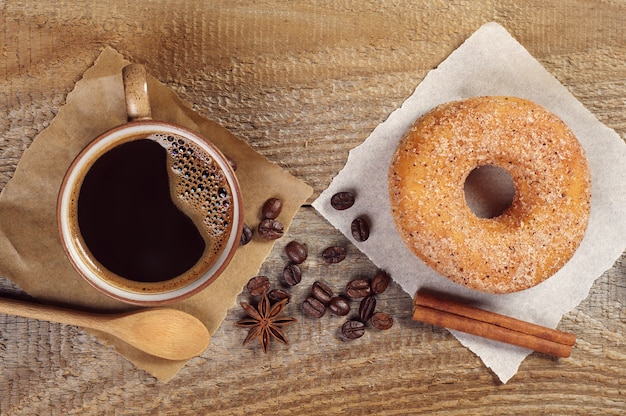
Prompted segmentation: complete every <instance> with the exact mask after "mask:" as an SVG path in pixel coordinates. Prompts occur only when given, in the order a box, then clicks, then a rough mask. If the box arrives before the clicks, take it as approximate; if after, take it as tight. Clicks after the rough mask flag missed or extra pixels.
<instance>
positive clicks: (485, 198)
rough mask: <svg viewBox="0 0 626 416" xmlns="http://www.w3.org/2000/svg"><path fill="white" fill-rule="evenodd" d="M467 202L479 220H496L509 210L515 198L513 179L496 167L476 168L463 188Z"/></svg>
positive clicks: (506, 172) (503, 170)
mask: <svg viewBox="0 0 626 416" xmlns="http://www.w3.org/2000/svg"><path fill="white" fill-rule="evenodd" d="M463 190H464V192H465V202H466V204H467V206H468V208H469V209H470V211H472V213H473V214H474V215H476V216H477V217H479V218H495V217H498V216H500V215H502V213H503V212H504V211H506V210H507V208H509V207H510V206H511V204H512V203H513V198H514V197H515V183H514V182H513V177H512V176H511V174H510V173H509V172H508V171H507V170H506V169H503V168H501V167H499V166H495V165H484V166H479V167H477V168H474V169H473V170H472V171H471V172H470V173H469V175H467V178H466V179H465V184H464V186H463Z"/></svg>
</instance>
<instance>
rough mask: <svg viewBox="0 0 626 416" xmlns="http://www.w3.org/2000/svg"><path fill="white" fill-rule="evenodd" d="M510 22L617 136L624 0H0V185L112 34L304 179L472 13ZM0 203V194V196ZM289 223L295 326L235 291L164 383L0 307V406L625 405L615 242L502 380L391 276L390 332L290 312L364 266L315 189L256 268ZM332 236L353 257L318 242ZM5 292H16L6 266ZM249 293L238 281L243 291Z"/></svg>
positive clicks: (386, 297) (170, 410)
mask: <svg viewBox="0 0 626 416" xmlns="http://www.w3.org/2000/svg"><path fill="white" fill-rule="evenodd" d="M488 21H496V22H499V23H500V24H502V25H503V26H504V27H505V28H506V29H507V30H509V31H510V32H511V34H512V35H513V36H514V37H515V38H516V39H517V40H519V41H520V42H521V43H522V45H524V46H525V47H526V48H527V49H528V50H529V51H530V52H531V53H532V54H533V55H534V56H535V57H536V58H537V59H538V60H539V61H540V62H541V63H542V64H543V65H544V66H545V67H546V68H547V69H548V70H549V71H550V72H551V73H552V74H553V75H554V76H556V77H557V78H558V79H559V80H560V81H561V82H562V83H563V84H564V85H565V86H566V87H567V88H568V89H569V90H570V91H571V92H572V93H573V94H574V95H575V96H576V97H577V98H578V99H579V100H580V101H582V103H583V104H584V105H585V106H586V107H587V108H589V109H590V110H591V111H592V112H593V113H594V114H595V115H596V116H597V117H598V118H599V119H600V120H601V121H602V122H604V123H605V124H606V125H607V126H609V127H611V128H613V129H615V130H616V131H617V132H618V134H619V135H620V136H621V137H622V138H625V139H626V3H625V2H623V1H621V0H609V1H592V0H566V1H560V2H546V1H544V0H531V1H515V2H508V1H494V0H491V1H487V0H484V1H483V0H481V1H473V2H468V1H459V0H452V1H448V0H442V1H431V2H418V1H413V2H410V1H393V2H391V1H389V2H386V1H385V2H382V1H381V2H377V1H360V0H345V1H306V2H291V1H271V0H266V1H249V2H246V1H228V2H220V1H199V0H198V1H191V0H188V1H185V0H183V1H174V0H171V1H142V2H127V1H120V0H109V1H105V2H91V1H86V2H75V1H70V0H61V1H35V0H30V1H28V0H26V1H17V0H6V1H0V29H1V30H0V41H1V43H2V52H1V55H0V189H2V188H3V187H4V185H5V184H6V182H7V181H8V180H9V179H10V178H11V176H12V174H13V172H14V171H15V167H16V165H17V163H18V161H19V159H20V156H21V155H22V153H23V152H24V150H25V149H26V148H27V147H28V146H29V144H30V143H31V141H32V140H33V138H34V137H35V136H36V135H37V134H38V133H39V132H40V131H41V130H42V129H44V128H45V127H46V126H47V125H48V124H49V123H50V121H51V120H52V119H53V118H54V116H55V114H56V112H57V111H58V109H59V108H60V107H61V106H62V105H63V103H64V99H65V97H66V95H67V94H68V93H69V92H70V91H71V90H72V89H73V87H74V84H75V83H76V81H78V80H79V79H80V77H81V75H82V73H83V72H84V71H85V70H86V69H87V68H89V67H90V66H91V65H92V64H93V62H94V59H95V58H96V57H97V56H98V55H99V53H100V52H101V50H102V49H103V48H104V47H106V46H112V47H114V48H116V49H117V50H118V51H119V52H121V53H122V54H124V55H125V56H126V57H127V58H128V59H130V60H133V61H137V62H141V63H145V64H146V65H147V66H148V67H149V69H150V71H151V73H152V74H153V75H155V76H156V77H157V78H158V79H160V80H161V81H163V82H165V83H166V84H168V85H169V86H170V87H171V88H173V89H174V90H176V91H177V93H178V94H179V95H180V96H181V97H182V98H184V99H186V100H187V101H189V102H191V103H193V105H194V106H195V108H196V109H197V110H198V111H199V112H201V113H202V114H204V115H206V116H208V117H210V118H213V119H215V120H217V121H219V122H220V123H222V124H223V125H225V126H226V127H227V128H229V129H230V130H231V131H232V132H233V133H235V134H236V135H237V136H239V137H241V138H243V139H244V140H246V141H247V142H248V143H249V144H250V145H251V146H253V147H254V148H255V149H256V150H257V151H258V152H260V153H261V154H263V155H265V156H266V157H267V158H269V159H270V160H272V161H274V162H276V163H278V164H279V165H280V166H282V167H283V168H284V169H286V170H287V171H289V172H291V173H293V174H294V175H296V176H297V177H299V178H301V179H303V180H304V181H306V182H307V183H309V184H310V185H312V186H313V187H314V188H315V194H314V196H316V195H317V194H319V192H321V190H323V189H324V187H325V186H326V185H327V184H328V183H329V182H330V181H331V179H332V177H333V176H334V175H335V174H336V173H337V172H338V171H339V170H340V169H341V167H342V166H343V164H344V162H345V160H346V157H347V153H348V151H349V150H350V149H351V148H352V147H354V146H356V145H358V144H359V143H361V142H362V141H363V140H364V139H365V138H366V137H367V136H368V134H369V133H370V132H371V130H372V129H373V128H374V127H375V126H376V125H377V124H379V123H381V122H382V121H384V120H385V119H386V117H387V116H388V115H389V114H390V112H391V111H393V110H394V109H395V108H397V107H398V106H399V105H400V104H401V103H402V102H403V101H404V100H405V99H406V98H407V97H408V96H409V95H410V94H411V93H412V92H413V89H414V88H415V86H416V85H417V84H418V83H419V82H420V80H421V79H422V78H423V77H424V76H425V74H426V73H427V71H428V70H430V69H432V68H434V67H436V66H437V65H438V64H439V63H440V62H441V61H442V60H444V59H445V58H446V57H447V55H448V54H449V53H450V52H452V51H453V50H454V49H455V48H457V47H458V46H459V45H460V44H461V43H462V42H463V41H464V40H465V39H466V38H467V37H468V36H469V35H471V34H472V33H473V32H474V31H475V30H476V29H478V28H479V27H480V25H482V24H483V23H486V22H488ZM0 215H1V213H0ZM291 239H298V240H300V241H303V242H306V243H307V244H308V245H309V247H310V252H311V256H310V259H309V260H307V262H306V263H305V267H304V272H305V279H304V280H303V282H302V283H301V285H300V286H297V287H296V288H294V290H293V293H294V302H293V303H292V304H290V306H289V307H288V308H287V312H288V313H290V314H292V315H294V316H296V317H297V318H298V319H299V322H298V323H297V324H294V325H293V326H291V327H289V328H288V330H287V334H288V337H289V339H290V340H291V345H290V346H289V347H285V346H283V345H282V344H274V345H272V348H271V352H270V354H267V355H264V354H263V353H262V351H261V350H260V348H259V347H258V346H256V345H253V344H251V345H247V346H245V347H244V346H242V345H241V341H242V339H243V337H244V335H245V334H244V333H243V332H242V330H241V329H238V328H234V326H233V322H234V321H236V320H237V319H239V318H240V317H241V311H240V308H239V307H233V308H232V309H231V310H230V311H229V313H228V317H227V319H226V321H225V322H224V323H223V325H222V326H221V327H220V329H219V330H218V332H217V333H216V334H215V336H214V337H213V339H212V343H211V345H210V347H209V349H208V350H207V351H206V352H205V353H204V354H203V355H202V356H201V357H198V358H196V359H193V360H192V361H191V362H190V363H189V364H188V365H187V366H186V367H185V368H183V369H182V370H181V372H180V373H179V374H178V375H177V376H176V377H175V378H174V379H173V380H172V381H170V382H169V383H168V384H163V383H160V382H158V381H157V380H156V379H154V378H153V377H151V376H150V375H148V374H146V373H145V372H143V371H140V370H137V369H136V368H135V367H134V366H133V365H132V364H130V363H129V362H128V361H126V360H125V359H123V358H121V357H120V356H118V355H117V354H116V353H114V352H113V351H112V350H110V349H109V348H107V347H104V346H102V345H101V344H100V343H99V342H98V341H97V340H96V339H95V338H94V337H92V336H90V335H87V334H86V333H85V332H83V331H82V330H81V329H79V328H74V327H69V326H64V325H57V324H51V323H47V322H39V321H35V320H28V319H23V318H15V317H11V316H0V369H1V370H0V413H1V414H3V415H4V414H7V415H34V414H41V415H45V414H172V415H183V414H185V415H186V414H189V415H195V414H356V415H361V414H415V413H418V412H423V413H431V414H459V415H467V414H475V415H482V414H523V415H526V414H568V415H572V414H585V415H587V414H616V415H617V414H623V412H624V409H626V350H624V345H626V338H625V334H624V325H625V323H626V309H625V308H626V277H625V273H626V270H625V266H624V264H623V257H622V259H620V260H618V261H617V262H616V264H615V265H614V267H613V268H612V269H611V270H610V271H608V272H607V273H605V274H604V275H603V276H602V277H601V278H599V279H598V280H597V282H596V283H595V285H594V286H593V288H592V291H591V293H590V295H589V297H588V298H587V299H586V300H585V301H584V302H583V303H582V304H581V305H580V306H579V307H578V308H576V309H575V310H574V311H572V312H571V313H569V314H567V315H566V316H565V317H564V319H563V320H562V322H561V324H560V326H559V328H560V329H563V330H565V331H571V332H574V333H576V334H577V336H578V342H577V344H576V347H575V348H574V351H573V354H572V356H571V357H570V358H568V359H561V360H555V359H552V358H550V357H547V356H543V355H541V354H532V355H531V356H530V357H529V358H528V359H526V360H525V361H524V362H523V363H522V365H521V367H520V369H519V372H518V374H517V375H515V376H514V377H513V378H512V379H511V380H510V381H509V383H508V384H506V385H503V384H501V383H500V382H499V381H498V379H497V377H496V376H495V375H494V374H493V373H491V372H490V371H489V370H488V369H487V368H485V367H484V365H483V364H482V363H481V361H480V360H479V359H478V358H477V357H476V356H475V355H473V354H472V353H471V352H469V351H468V350H466V349H465V348H463V347H462V346H461V345H460V344H459V343H458V342H457V341H456V340H455V339H454V338H453V337H452V336H451V335H450V334H449V333H448V332H447V331H445V330H443V329H439V328H432V327H430V326H427V325H422V324H419V323H415V322H412V321H411V320H410V319H409V318H408V311H409V309H410V297H409V295H407V294H406V293H404V292H402V291H401V290H400V288H399V287H398V286H393V287H391V288H390V289H389V290H388V291H387V292H386V293H385V294H383V295H381V297H380V299H379V302H380V303H379V304H380V307H381V308H382V309H384V310H386V311H388V312H390V313H391V314H392V315H393V316H394V317H395V319H396V324H395V326H394V327H393V328H392V329H391V330H389V331H386V332H372V331H368V332H367V334H366V335H365V336H364V337H363V338H361V339H359V340H357V341H355V342H344V341H342V340H341V339H340V337H339V336H338V330H339V325H340V323H341V322H342V320H341V319H339V318H333V317H330V316H325V317H324V318H322V319H321V320H312V319H307V318H305V317H303V316H302V315H301V313H300V312H299V310H298V306H297V304H298V303H299V302H300V301H301V300H302V299H303V297H304V296H305V295H306V293H307V291H308V289H309V288H310V284H311V283H312V282H313V281H315V280H318V279H324V280H326V281H327V282H329V283H330V284H331V286H332V287H334V288H335V289H339V288H340V287H342V286H343V285H345V283H346V282H347V281H348V280H349V279H350V278H352V277H355V276H359V275H362V274H366V275H369V274H371V273H372V272H373V271H374V270H375V268H374V266H373V265H372V264H371V263H370V262H369V261H368V260H367V259H366V258H365V257H364V256H363V255H362V254H360V253H359V252H358V251H357V250H356V249H355V248H354V247H353V246H350V245H349V244H348V242H347V240H345V239H344V238H343V237H342V236H341V235H340V234H339V233H338V232H337V231H335V230H334V228H333V227H332V226H330V225H329V224H328V223H327V222H326V221H325V220H324V219H323V218H321V217H320V216H319V215H318V214H317V213H316V212H315V211H314V210H313V209H312V208H311V207H310V206H304V207H302V209H301V210H300V212H299V213H298V215H297V217H296V219H295V222H294V224H293V226H292V228H291V229H290V230H289V234H288V235H287V236H286V237H285V238H284V239H283V240H281V241H279V242H278V244H277V245H276V247H275V249H274V251H273V252H272V254H271V255H270V257H269V258H268V259H267V261H266V262H265V264H264V265H263V267H262V270H263V271H264V272H265V273H267V274H269V275H270V276H273V278H276V276H277V275H278V274H279V273H280V271H281V270H282V267H283V266H284V264H285V262H286V259H285V257H284V254H283V252H282V248H283V247H284V244H286V242H288V241H290V240H291ZM335 243H340V244H344V245H347V247H348V249H349V254H348V259H347V260H346V261H345V262H344V263H341V264H340V265H336V266H333V267H329V266H326V265H324V264H322V263H321V262H320V261H319V252H320V251H321V250H322V249H323V248H324V247H326V246H328V245H331V244H335ZM0 288H1V289H2V290H3V291H5V292H18V291H19V289H17V288H15V287H14V286H13V285H12V284H11V282H10V281H8V280H7V279H0ZM241 300H245V296H243V295H242V296H241Z"/></svg>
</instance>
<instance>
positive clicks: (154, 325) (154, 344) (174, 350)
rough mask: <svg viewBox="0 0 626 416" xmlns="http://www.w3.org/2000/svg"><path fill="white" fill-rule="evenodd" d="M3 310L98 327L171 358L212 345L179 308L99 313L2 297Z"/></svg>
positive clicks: (196, 322) (0, 310) (191, 354)
mask: <svg viewBox="0 0 626 416" xmlns="http://www.w3.org/2000/svg"><path fill="white" fill-rule="evenodd" d="M0 313H5V314H9V315H17V316H22V317H24V318H33V319H39V320H45V321H51V322H58V323H62V324H69V325H74V326H80V327H84V328H91V329H96V330H98V331H102V332H106V333H108V334H111V335H114V336H116V337H118V338H120V339H121V340H123V341H126V342H127V343H129V344H130V345H132V346H133V347H135V348H138V349H140V350H142V351H144V352H147V353H148V354H151V355H154V356H156V357H161V358H166V359H168V360H187V359H190V358H192V357H195V356H197V355H200V354H202V352H203V351H204V350H205V349H206V348H207V347H208V346H209V340H210V334H209V331H208V330H207V328H206V327H205V326H204V324H203V323H202V322H201V321H200V320H199V319H197V318H196V317H195V316H193V315H190V314H188V313H185V312H182V311H179V310H177V309H169V308H156V309H142V310H137V311H133V312H127V313H119V314H96V313H90V312H83V311H78V310H72V309H65V308H58V307H53V306H47V305H41V304H37V303H32V302H25V301H19V300H15V299H7V298H0Z"/></svg>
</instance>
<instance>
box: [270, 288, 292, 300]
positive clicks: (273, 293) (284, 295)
mask: <svg viewBox="0 0 626 416" xmlns="http://www.w3.org/2000/svg"><path fill="white" fill-rule="evenodd" d="M267 297H268V298H269V300H270V302H272V303H278V302H280V301H282V300H284V299H287V303H289V300H290V299H291V295H290V294H289V293H288V292H285V291H284V290H282V289H272V290H270V291H269V292H267Z"/></svg>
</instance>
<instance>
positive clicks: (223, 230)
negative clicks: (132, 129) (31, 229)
mask: <svg viewBox="0 0 626 416" xmlns="http://www.w3.org/2000/svg"><path fill="white" fill-rule="evenodd" d="M194 153H201V152H200V151H199V149H198V148H196V147H194V146H193V145H191V144H190V143H187V142H186V141H185V140H184V139H183V138H181V137H178V136H174V135H160V134H156V135H153V136H151V137H150V138H146V139H137V140H133V141H129V142H126V143H123V144H121V145H119V146H117V147H115V148H113V149H111V150H109V151H108V152H106V153H105V154H103V155H102V156H101V157H100V158H99V159H98V160H97V161H96V162H95V163H94V164H93V165H92V167H91V168H90V170H89V171H88V173H87V174H86V176H85V178H84V181H83V184H82V187H81V190H80V194H79V198H78V225H79V228H80V233H81V235H82V237H83V239H84V241H85V244H86V245H87V248H88V249H89V251H90V252H91V254H92V255H93V257H94V258H95V259H96V260H97V261H98V262H99V263H101V264H102V266H104V267H105V268H106V269H108V271H110V272H113V273H115V274H117V275H119V276H121V277H123V278H126V279H129V280H132V281H137V282H162V281H166V280H170V279H173V278H175V277H178V276H180V275H182V274H184V273H186V272H187V271H189V270H190V269H193V268H194V267H195V265H196V264H197V263H198V262H199V260H200V259H201V258H202V257H203V255H205V254H206V253H210V256H209V259H208V260H203V261H213V260H212V258H213V257H216V256H218V255H219V254H220V253H221V251H222V248H223V246H224V244H225V240H226V239H227V237H228V234H229V233H228V231H229V226H230V224H229V222H230V218H231V208H230V205H231V195H230V188H229V187H228V186H227V185H226V181H225V180H224V178H223V174H222V173H221V171H219V169H218V168H217V167H216V165H215V163H214V162H213V161H211V160H210V159H209V160H207V158H208V155H206V154H202V155H200V154H194Z"/></svg>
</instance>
